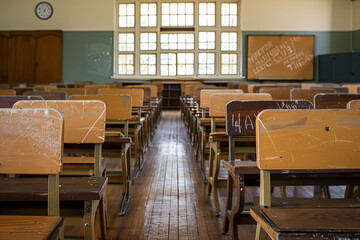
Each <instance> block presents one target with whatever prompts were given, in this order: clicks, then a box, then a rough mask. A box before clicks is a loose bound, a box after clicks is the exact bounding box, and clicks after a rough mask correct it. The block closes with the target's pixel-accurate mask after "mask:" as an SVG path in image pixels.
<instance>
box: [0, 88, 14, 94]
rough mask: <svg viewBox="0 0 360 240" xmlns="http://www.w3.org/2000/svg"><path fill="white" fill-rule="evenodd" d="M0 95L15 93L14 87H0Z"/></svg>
mask: <svg viewBox="0 0 360 240" xmlns="http://www.w3.org/2000/svg"><path fill="white" fill-rule="evenodd" d="M0 95H16V91H15V90H14V89H0Z"/></svg>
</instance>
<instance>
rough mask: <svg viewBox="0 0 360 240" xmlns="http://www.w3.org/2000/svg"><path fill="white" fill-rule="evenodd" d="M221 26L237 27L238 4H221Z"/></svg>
mask: <svg viewBox="0 0 360 240" xmlns="http://www.w3.org/2000/svg"><path fill="white" fill-rule="evenodd" d="M221 26H227V27H236V26H237V3H222V4H221Z"/></svg>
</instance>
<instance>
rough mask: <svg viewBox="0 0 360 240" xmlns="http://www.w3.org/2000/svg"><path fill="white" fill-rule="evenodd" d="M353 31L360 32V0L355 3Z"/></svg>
mask: <svg viewBox="0 0 360 240" xmlns="http://www.w3.org/2000/svg"><path fill="white" fill-rule="evenodd" d="M352 10H353V12H352V15H353V30H360V0H357V1H354V2H353V9H352Z"/></svg>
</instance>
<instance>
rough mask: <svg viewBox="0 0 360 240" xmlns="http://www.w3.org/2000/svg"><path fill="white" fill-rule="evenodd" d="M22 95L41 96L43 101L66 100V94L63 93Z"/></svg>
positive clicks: (25, 93)
mask: <svg viewBox="0 0 360 240" xmlns="http://www.w3.org/2000/svg"><path fill="white" fill-rule="evenodd" d="M65 89H66V88H65ZM23 95H27V96H42V97H43V98H44V100H66V99H67V93H66V92H65V91H61V92H48V91H26V92H24V93H23Z"/></svg>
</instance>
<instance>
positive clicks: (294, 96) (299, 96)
mask: <svg viewBox="0 0 360 240" xmlns="http://www.w3.org/2000/svg"><path fill="white" fill-rule="evenodd" d="M318 93H335V90H334V89H302V88H293V89H291V91H290V99H291V100H308V101H310V102H311V103H313V104H314V96H315V95H316V94H318Z"/></svg>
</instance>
